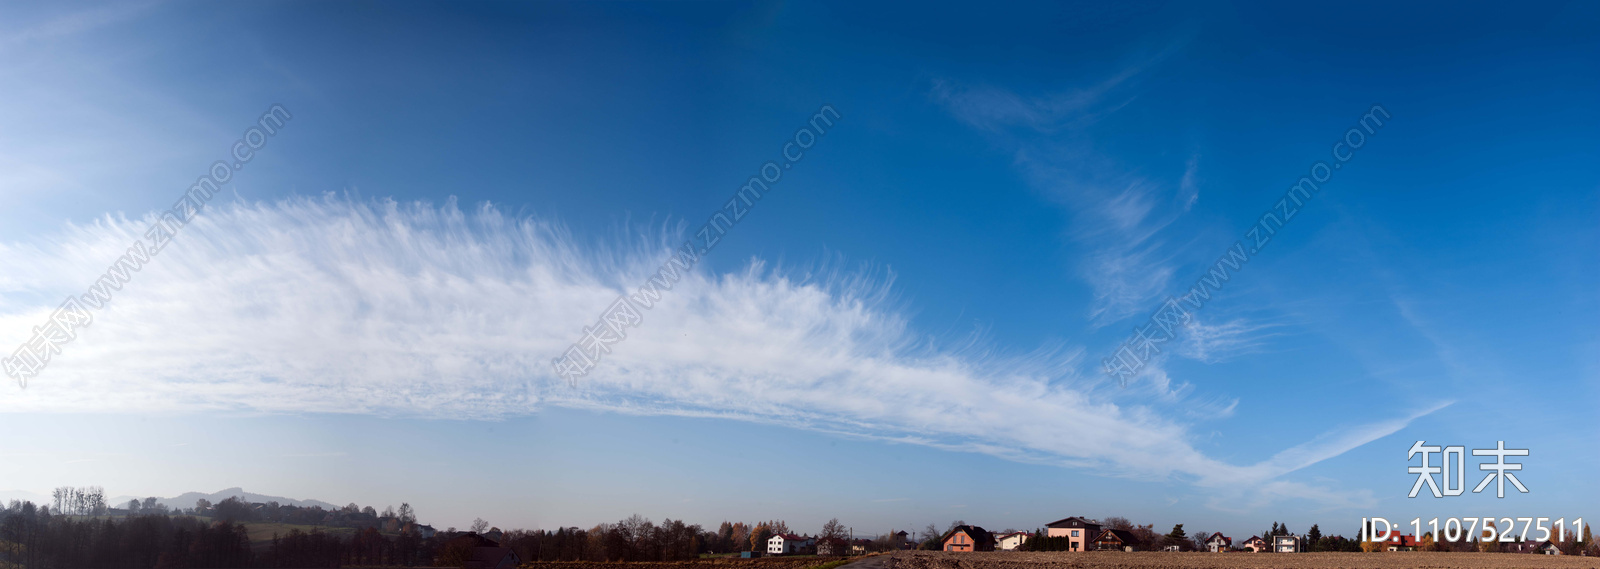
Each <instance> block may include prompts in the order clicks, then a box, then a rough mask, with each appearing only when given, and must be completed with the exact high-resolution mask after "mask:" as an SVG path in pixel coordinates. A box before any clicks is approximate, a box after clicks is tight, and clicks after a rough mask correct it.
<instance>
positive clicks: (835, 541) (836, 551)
mask: <svg viewBox="0 0 1600 569" xmlns="http://www.w3.org/2000/svg"><path fill="white" fill-rule="evenodd" d="M849 546H850V542H848V541H845V540H843V539H839V538H837V537H824V538H820V539H818V540H817V555H826V556H834V555H844V554H845V553H847V552H848V551H849Z"/></svg>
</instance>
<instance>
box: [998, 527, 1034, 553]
mask: <svg viewBox="0 0 1600 569" xmlns="http://www.w3.org/2000/svg"><path fill="white" fill-rule="evenodd" d="M1027 542H1028V532H1022V531H1014V532H1011V533H1008V534H1004V535H997V536H994V547H995V549H1000V550H1004V551H1010V550H1013V549H1016V548H1018V547H1022V544H1024V543H1027Z"/></svg>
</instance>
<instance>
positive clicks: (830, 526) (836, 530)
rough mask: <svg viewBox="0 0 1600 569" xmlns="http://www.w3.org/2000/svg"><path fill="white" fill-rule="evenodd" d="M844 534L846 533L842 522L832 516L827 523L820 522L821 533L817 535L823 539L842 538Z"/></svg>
mask: <svg viewBox="0 0 1600 569" xmlns="http://www.w3.org/2000/svg"><path fill="white" fill-rule="evenodd" d="M846 536H847V534H846V533H845V529H844V524H841V523H839V518H833V519H831V520H828V523H825V524H822V533H821V534H819V535H818V536H817V537H821V538H823V539H830V538H831V539H844V538H845V537H846Z"/></svg>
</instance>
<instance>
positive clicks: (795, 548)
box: [767, 533, 815, 555]
mask: <svg viewBox="0 0 1600 569" xmlns="http://www.w3.org/2000/svg"><path fill="white" fill-rule="evenodd" d="M812 545H815V543H814V542H813V541H812V540H811V538H808V537H803V536H798V535H795V534H792V533H780V534H778V535H775V536H772V537H771V538H769V539H767V554H768V555H794V554H796V553H800V552H801V551H802V550H804V549H805V548H807V547H811V546H812Z"/></svg>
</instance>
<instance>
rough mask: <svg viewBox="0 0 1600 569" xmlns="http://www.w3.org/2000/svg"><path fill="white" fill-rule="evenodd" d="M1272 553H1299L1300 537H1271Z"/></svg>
mask: <svg viewBox="0 0 1600 569" xmlns="http://www.w3.org/2000/svg"><path fill="white" fill-rule="evenodd" d="M1272 552H1273V553H1300V536H1297V535H1275V536H1272Z"/></svg>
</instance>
